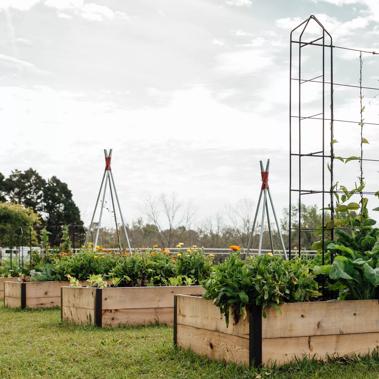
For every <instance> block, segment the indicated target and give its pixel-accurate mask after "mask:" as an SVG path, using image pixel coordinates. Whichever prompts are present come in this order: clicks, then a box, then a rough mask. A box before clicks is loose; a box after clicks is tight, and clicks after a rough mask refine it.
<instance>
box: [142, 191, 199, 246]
mask: <svg viewBox="0 0 379 379" xmlns="http://www.w3.org/2000/svg"><path fill="white" fill-rule="evenodd" d="M146 205H147V211H146V216H147V218H148V220H149V221H150V222H151V223H153V224H154V225H155V226H156V227H157V229H158V231H159V235H160V240H161V243H162V245H164V246H168V247H170V246H172V244H173V242H174V239H175V238H176V239H178V238H180V237H181V236H182V235H183V233H184V232H185V231H186V230H188V229H189V228H190V226H191V223H192V219H193V216H194V211H193V208H192V206H191V204H190V203H188V204H187V205H184V204H183V203H182V202H180V201H179V200H178V198H177V196H176V195H175V194H174V193H173V194H171V195H170V196H167V195H165V194H162V195H160V196H159V197H158V198H151V197H150V198H148V199H147V204H146Z"/></svg>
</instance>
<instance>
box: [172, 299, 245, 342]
mask: <svg viewBox="0 0 379 379" xmlns="http://www.w3.org/2000/svg"><path fill="white" fill-rule="evenodd" d="M177 310H178V312H177V323H178V324H181V325H188V326H193V327H196V328H200V329H206V330H211V331H218V332H221V333H226V334H231V335H236V336H241V337H245V338H249V321H248V320H249V318H248V317H245V318H244V319H242V320H241V321H240V322H239V323H238V324H236V325H235V324H234V322H233V317H232V316H230V322H229V325H228V326H226V322H225V318H224V316H223V315H222V314H221V313H220V310H219V308H218V307H216V306H215V305H214V304H213V303H212V302H211V301H210V300H206V299H204V298H202V297H195V296H178V297H177Z"/></svg>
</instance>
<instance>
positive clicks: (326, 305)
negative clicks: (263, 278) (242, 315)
mask: <svg viewBox="0 0 379 379" xmlns="http://www.w3.org/2000/svg"><path fill="white" fill-rule="evenodd" d="M368 332H379V301H378V300H351V301H316V302H304V303H289V304H283V305H281V306H280V311H278V310H275V309H270V310H268V312H267V317H266V318H263V320H262V334H263V338H278V337H302V336H317V335H330V334H337V335H338V334H355V333H368Z"/></svg>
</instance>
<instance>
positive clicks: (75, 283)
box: [66, 275, 81, 287]
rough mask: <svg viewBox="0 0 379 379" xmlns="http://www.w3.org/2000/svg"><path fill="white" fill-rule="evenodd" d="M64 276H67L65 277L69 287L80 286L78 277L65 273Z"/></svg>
mask: <svg viewBox="0 0 379 379" xmlns="http://www.w3.org/2000/svg"><path fill="white" fill-rule="evenodd" d="M66 276H67V279H68V280H69V283H70V287H81V285H80V281H79V280H78V279H76V278H74V277H73V276H71V275H66Z"/></svg>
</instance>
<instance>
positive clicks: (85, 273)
mask: <svg viewBox="0 0 379 379" xmlns="http://www.w3.org/2000/svg"><path fill="white" fill-rule="evenodd" d="M120 259H121V257H119V256H116V255H112V254H106V255H100V254H96V253H93V252H86V251H85V252H79V253H76V254H74V255H71V256H65V257H62V258H61V259H56V261H55V266H54V267H55V270H56V272H57V274H59V275H60V277H61V278H62V279H61V280H64V278H66V276H67V275H71V276H74V277H75V278H78V279H79V280H87V279H88V278H89V276H90V275H96V274H102V275H107V274H109V273H110V271H111V270H112V269H113V267H114V266H115V265H116V264H117V262H118V261H119V260H120Z"/></svg>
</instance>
